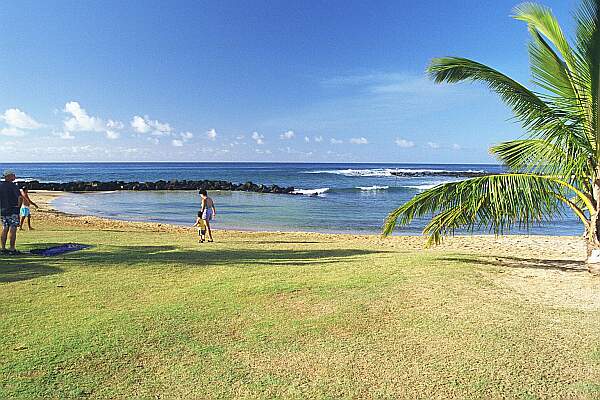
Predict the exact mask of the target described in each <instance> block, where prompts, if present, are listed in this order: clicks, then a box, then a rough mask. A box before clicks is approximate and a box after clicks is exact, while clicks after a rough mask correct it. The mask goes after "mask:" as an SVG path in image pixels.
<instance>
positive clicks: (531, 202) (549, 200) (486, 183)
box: [383, 173, 591, 244]
mask: <svg viewBox="0 0 600 400" xmlns="http://www.w3.org/2000/svg"><path fill="white" fill-rule="evenodd" d="M569 192H572V193H573V192H575V193H576V194H577V196H578V197H579V196H580V195H582V193H581V192H579V191H577V189H576V188H574V187H572V185H570V184H568V183H567V182H564V181H562V180H560V179H558V178H555V177H550V176H544V175H535V174H515V173H513V174H499V175H488V176H483V177H476V178H471V179H467V180H464V181H460V182H450V183H446V184H443V185H438V186H436V187H434V188H433V189H429V190H427V191H425V192H422V193H419V194H417V195H416V196H415V197H414V198H413V199H411V200H409V201H408V202H406V203H405V204H404V205H402V206H401V207H399V208H397V209H396V210H394V211H393V212H391V213H390V214H389V215H388V217H387V219H386V221H385V224H384V228H383V235H384V236H387V235H389V234H391V232H392V231H393V230H394V228H395V227H396V226H397V225H400V226H404V225H408V224H410V223H411V222H412V221H413V220H414V219H415V218H418V217H431V216H433V217H432V219H431V222H430V223H429V224H428V225H427V226H426V227H425V229H424V230H423V233H424V234H426V235H428V236H429V241H428V243H429V244H433V243H439V242H440V240H441V238H442V237H443V236H445V235H451V234H454V232H455V231H456V230H457V229H464V230H466V231H473V230H475V229H486V230H488V231H489V232H493V233H494V234H496V235H500V234H503V233H506V232H508V231H509V230H510V229H511V228H512V227H515V226H516V227H519V228H521V229H529V228H530V227H531V226H533V225H536V224H539V223H541V222H542V221H546V220H550V219H552V218H555V217H556V215H561V214H564V207H563V204H565V203H564V201H563V200H562V199H563V198H564V199H566V198H567V195H568V193H569ZM589 205H591V204H589Z"/></svg>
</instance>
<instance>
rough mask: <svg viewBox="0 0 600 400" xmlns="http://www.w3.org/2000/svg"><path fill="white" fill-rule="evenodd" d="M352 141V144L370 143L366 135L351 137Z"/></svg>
mask: <svg viewBox="0 0 600 400" xmlns="http://www.w3.org/2000/svg"><path fill="white" fill-rule="evenodd" d="M350 143H352V144H369V141H368V140H367V138H365V137H359V138H352V139H350Z"/></svg>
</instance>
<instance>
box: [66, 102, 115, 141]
mask: <svg viewBox="0 0 600 400" xmlns="http://www.w3.org/2000/svg"><path fill="white" fill-rule="evenodd" d="M63 111H64V112H65V113H67V114H71V117H70V118H66V119H65V120H64V121H63V125H64V128H65V130H64V132H62V133H61V134H60V137H61V138H62V139H73V138H74V136H73V135H72V134H71V133H72V132H105V134H106V137H107V138H108V139H111V140H114V139H118V138H119V137H121V134H120V133H119V132H118V131H119V130H121V129H123V128H124V125H123V123H122V122H120V121H113V120H112V119H109V120H108V122H104V121H103V120H102V118H100V117H93V116H90V115H88V113H87V111H86V110H85V109H84V108H82V107H81V105H80V104H79V103H78V102H76V101H70V102H68V103H67V104H65V108H64V110H63Z"/></svg>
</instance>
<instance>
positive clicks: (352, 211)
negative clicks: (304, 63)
mask: <svg viewBox="0 0 600 400" xmlns="http://www.w3.org/2000/svg"><path fill="white" fill-rule="evenodd" d="M0 168H1V169H4V168H11V169H14V170H15V172H16V173H17V176H18V178H19V179H20V180H33V179H35V180H39V181H46V182H69V181H92V180H97V181H112V180H122V181H139V182H143V181H157V180H161V179H162V180H175V179H178V180H183V179H187V180H203V179H208V180H226V181H231V182H236V183H243V182H247V181H252V182H254V183H257V184H265V185H271V184H277V185H279V186H286V187H287V186H293V187H294V188H296V192H297V193H298V195H297V196H290V195H281V194H279V195H277V194H262V193H247V192H218V191H215V192H212V193H210V195H211V197H213V199H214V200H215V203H216V207H217V218H216V219H215V221H214V223H213V226H214V227H215V228H216V229H241V230H270V231H305V232H330V233H356V234H377V233H380V232H381V226H382V224H383V221H384V219H385V217H386V215H387V214H388V213H389V212H390V211H392V210H394V209H395V208H396V207H398V206H400V205H401V204H402V203H404V202H405V201H407V200H409V199H410V198H412V197H413V196H414V195H415V194H417V193H419V192H420V191H423V190H426V189H428V188H431V187H433V186H435V185H438V184H440V183H444V182H449V181H455V180H460V179H464V177H462V176H460V174H461V173H465V175H468V173H469V172H490V173H496V172H502V171H503V168H502V167H501V166H499V165H491V164H477V165H476V164H401V163H399V164H387V163H386V164H381V163H373V164H362V163H361V164H353V163H35V164H29V163H28V164H18V163H17V164H10V165H9V164H6V163H0ZM443 171H451V172H453V173H454V174H456V173H458V175H459V176H452V177H449V176H443V175H441V173H442V172H443ZM393 172H402V173H403V174H404V175H405V176H397V175H394V174H393ZM34 201H35V200H34ZM199 204H200V197H199V195H198V194H197V193H196V192H187V191H185V192H175V191H174V192H128V191H123V192H110V193H89V194H68V195H66V196H62V197H60V198H58V199H57V200H55V202H54V207H56V208H57V209H58V210H60V211H64V212H68V213H76V214H86V215H95V216H101V217H107V218H114V219H122V220H132V221H147V222H160V223H172V224H177V225H192V224H193V223H194V220H195V215H196V213H197V210H198V208H199ZM426 222H427V219H420V220H417V221H414V223H413V224H412V225H410V226H408V227H399V228H398V229H397V231H396V234H411V235H412V234H419V233H420V232H421V230H422V229H423V226H424V225H425V224H426ZM484 232H485V231H482V232H480V233H484ZM511 233H530V234H542V235H580V234H581V233H582V228H581V225H580V222H579V221H578V220H577V219H576V217H575V216H568V217H563V218H561V217H558V216H557V217H556V219H555V220H553V221H550V222H546V223H544V224H542V225H541V226H537V227H534V228H532V229H531V230H530V231H529V232H525V231H522V230H518V229H515V230H513V231H512V232H511Z"/></svg>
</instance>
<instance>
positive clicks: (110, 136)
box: [106, 130, 121, 140]
mask: <svg viewBox="0 0 600 400" xmlns="http://www.w3.org/2000/svg"><path fill="white" fill-rule="evenodd" d="M106 137H107V138H108V139H110V140H115V139H118V138H120V137H121V134H120V133H119V132H117V131H111V130H108V131H106Z"/></svg>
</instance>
